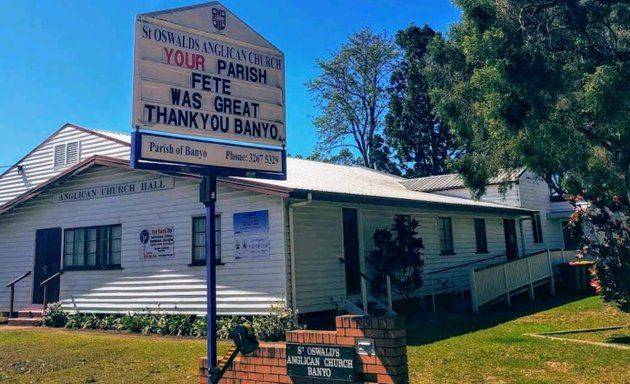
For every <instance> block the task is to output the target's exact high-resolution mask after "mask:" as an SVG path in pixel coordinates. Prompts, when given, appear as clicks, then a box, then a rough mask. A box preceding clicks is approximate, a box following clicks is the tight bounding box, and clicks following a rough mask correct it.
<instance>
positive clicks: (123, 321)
mask: <svg viewBox="0 0 630 384" xmlns="http://www.w3.org/2000/svg"><path fill="white" fill-rule="evenodd" d="M150 316H151V315H142V314H138V313H128V314H126V315H124V316H123V317H121V318H120V328H119V329H118V330H120V331H123V332H128V333H141V332H143V333H150V332H147V330H148V329H149V328H150V323H151V320H150Z"/></svg>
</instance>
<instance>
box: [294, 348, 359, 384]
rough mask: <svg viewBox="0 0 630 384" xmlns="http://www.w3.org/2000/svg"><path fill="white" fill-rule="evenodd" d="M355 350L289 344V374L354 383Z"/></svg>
mask: <svg viewBox="0 0 630 384" xmlns="http://www.w3.org/2000/svg"><path fill="white" fill-rule="evenodd" d="M354 365H355V361H354V348H353V347H341V346H339V345H323V344H322V345H318V344H292V343H288V344H287V373H288V374H289V376H292V377H304V378H310V379H325V380H338V381H354V380H355V378H354Z"/></svg>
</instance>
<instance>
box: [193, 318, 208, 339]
mask: <svg viewBox="0 0 630 384" xmlns="http://www.w3.org/2000/svg"><path fill="white" fill-rule="evenodd" d="M207 334H208V321H207V320H206V317H205V316H198V317H197V318H196V319H195V321H194V322H193V325H192V333H191V335H192V336H195V337H206V335H207Z"/></svg>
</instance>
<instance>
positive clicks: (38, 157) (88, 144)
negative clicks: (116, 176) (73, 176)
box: [0, 125, 129, 206]
mask: <svg viewBox="0 0 630 384" xmlns="http://www.w3.org/2000/svg"><path fill="white" fill-rule="evenodd" d="M98 133H102V134H95V133H94V132H92V131H90V130H87V129H83V128H77V127H75V126H72V125H65V126H63V127H62V128H61V129H60V130H58V131H57V132H55V133H54V134H52V135H51V136H50V137H49V138H48V139H46V140H45V141H44V142H43V143H42V144H41V145H40V146H39V147H37V148H36V149H35V150H34V151H32V152H31V153H29V154H28V155H27V156H25V157H24V158H23V159H21V160H20V161H19V162H18V163H16V164H15V165H14V166H13V167H11V168H9V169H8V170H7V171H6V172H5V173H4V174H2V175H1V176H0V206H2V205H3V204H6V203H7V202H8V201H10V200H12V199H14V198H16V197H17V196H20V195H21V194H23V193H25V192H26V191H28V190H30V189H32V188H34V187H36V186H38V185H40V184H42V183H43V182H45V181H46V180H48V179H50V178H51V177H54V176H55V175H58V174H60V173H61V172H63V171H64V170H66V169H67V168H68V167H63V168H57V169H54V168H53V151H54V148H55V146H56V145H60V144H67V143H71V142H77V141H78V142H79V143H80V145H79V155H80V158H79V162H80V161H82V160H85V159H87V158H89V157H91V156H93V155H95V154H99V155H103V156H110V157H116V158H122V159H129V146H128V145H125V144H124V142H123V140H120V139H123V138H124V136H125V135H118V134H112V135H111V136H110V135H109V133H107V135H105V132H98ZM118 136H120V137H118ZM127 137H128V135H127ZM127 141H128V140H127ZM18 165H20V166H22V167H23V169H24V173H23V175H20V174H18V171H17V166H18Z"/></svg>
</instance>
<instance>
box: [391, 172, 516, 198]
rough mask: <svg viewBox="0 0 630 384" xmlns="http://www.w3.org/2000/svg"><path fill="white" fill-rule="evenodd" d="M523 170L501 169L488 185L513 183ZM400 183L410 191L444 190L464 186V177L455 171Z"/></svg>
mask: <svg viewBox="0 0 630 384" xmlns="http://www.w3.org/2000/svg"><path fill="white" fill-rule="evenodd" d="M523 172H525V168H519V169H515V170H512V171H502V172H500V173H499V174H498V175H497V176H495V177H492V178H490V180H488V185H494V184H503V183H514V182H516V181H518V178H519V177H520V176H521V175H522V174H523ZM401 184H402V185H403V186H404V187H405V188H407V189H409V190H411V191H423V192H431V191H444V190H447V189H455V188H465V187H466V186H465V185H464V179H463V178H462V176H461V175H459V174H457V173H450V174H448V175H439V176H427V177H418V178H415V179H408V180H404V181H402V182H401Z"/></svg>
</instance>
